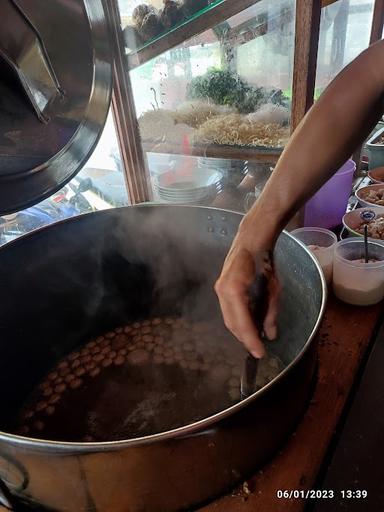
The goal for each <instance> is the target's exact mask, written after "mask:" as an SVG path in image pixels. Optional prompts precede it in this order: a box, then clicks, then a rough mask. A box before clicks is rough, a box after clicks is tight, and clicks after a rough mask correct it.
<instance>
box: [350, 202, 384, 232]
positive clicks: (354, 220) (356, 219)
mask: <svg viewBox="0 0 384 512" xmlns="http://www.w3.org/2000/svg"><path fill="white" fill-rule="evenodd" d="M367 211H374V212H375V214H376V215H384V206H370V207H365V208H356V210H352V211H351V212H348V213H346V214H345V215H344V217H343V225H344V227H345V229H346V230H347V231H348V233H350V234H351V235H352V236H361V237H362V236H364V235H362V234H361V233H359V232H358V231H356V229H357V228H358V227H359V226H360V225H361V223H362V219H361V214H362V213H364V212H367ZM369 238H370V239H371V240H378V239H377V238H372V237H369ZM381 240H384V238H382V239H381Z"/></svg>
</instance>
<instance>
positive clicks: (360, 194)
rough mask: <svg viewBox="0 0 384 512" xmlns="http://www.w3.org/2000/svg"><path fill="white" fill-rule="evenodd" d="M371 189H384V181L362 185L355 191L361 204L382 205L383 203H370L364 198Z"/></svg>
mask: <svg viewBox="0 0 384 512" xmlns="http://www.w3.org/2000/svg"><path fill="white" fill-rule="evenodd" d="M369 190H384V183H381V184H380V183H376V184H375V185H368V186H367V187H362V188H360V189H359V190H357V191H356V192H355V196H356V197H357V199H358V201H359V203H360V204H361V206H370V207H372V206H373V207H375V208H376V207H380V206H382V205H380V204H377V203H370V202H369V201H366V200H365V199H364V196H365V195H366V194H367V192H368V191H369Z"/></svg>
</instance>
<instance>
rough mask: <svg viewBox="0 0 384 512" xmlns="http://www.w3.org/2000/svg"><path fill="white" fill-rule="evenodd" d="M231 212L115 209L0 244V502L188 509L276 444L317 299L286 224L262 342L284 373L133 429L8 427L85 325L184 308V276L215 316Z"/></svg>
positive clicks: (307, 363) (309, 364) (321, 287)
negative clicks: (41, 436) (245, 392)
mask: <svg viewBox="0 0 384 512" xmlns="http://www.w3.org/2000/svg"><path fill="white" fill-rule="evenodd" d="M241 218H242V215H240V214H237V213H233V212H226V211H223V210H215V209H213V208H201V207H181V206H158V205H157V206H144V207H128V208H121V209H117V210H109V211H104V212H98V213H92V214H89V215H83V216H80V217H77V218H72V219H69V220H67V221H64V222H60V223H58V224H55V225H52V226H50V227H48V228H44V229H41V230H39V231H36V232H33V233H31V234H30V235H27V236H25V237H22V238H20V239H18V240H16V241H14V242H11V243H9V244H7V245H6V246H4V247H2V248H1V249H0V282H1V287H0V297H1V303H2V308H1V310H0V326H1V329H2V336H1V339H0V348H1V351H2V357H1V358H0V400H1V403H2V407H1V410H0V429H1V433H0V478H1V481H2V483H3V485H2V486H1V487H0V489H3V490H6V489H8V491H9V492H6V496H5V497H4V500H5V499H7V500H8V502H10V504H11V505H12V504H14V503H12V502H16V503H17V502H18V501H19V500H23V501H26V502H28V503H29V504H33V505H36V504H38V505H40V506H43V507H46V508H47V509H53V510H58V511H64V510H65V511H67V512H68V511H69V512H71V511H73V512H80V511H84V512H85V511H89V510H96V509H97V510H100V511H108V512H111V511H123V510H130V511H133V512H139V511H142V510H151V511H153V512H157V511H158V512H163V511H164V510H166V511H167V512H171V511H177V510H183V509H190V508H191V507H193V506H196V505H197V504H199V503H203V502H205V501H207V500H210V499H213V498H214V497H216V496H218V495H220V494H222V493H223V492H225V491H227V490H229V489H230V488H231V487H233V486H234V485H235V484H236V483H238V482H240V481H241V480H242V479H243V478H245V477H246V476H247V475H249V474H250V472H252V471H254V470H255V469H256V468H258V467H260V465H261V464H263V463H264V462H265V461H266V460H267V459H268V458H270V457H271V456H272V455H273V454H274V453H275V452H276V450H277V449H278V448H279V447H280V446H281V444H282V443H283V442H284V440H285V439H286V438H287V436H288V435H289V434H290V432H291V431H292V430H293V429H294V428H295V426H296V424H297V422H298V420H299V418H300V417H301V415H302V413H303V411H304V410H305V407H306V404H307V403H308V401H309V399H310V396H311V393H312V389H313V383H314V378H315V370H316V344H315V343H314V336H315V333H316V330H317V328H318V326H319V323H320V320H321V317H322V315H323V312H324V306H325V299H326V286H325V282H324V278H323V276H322V273H321V271H320V269H319V265H318V263H317V261H316V260H315V259H314V258H313V256H312V255H311V253H310V252H309V251H308V250H307V249H306V248H305V247H303V246H302V245H301V244H299V243H298V242H297V241H296V240H295V239H294V238H293V237H291V236H290V235H289V234H287V233H284V234H282V235H281V237H280V238H279V240H278V242H277V245H276V266H277V269H278V271H279V274H280V278H281V282H282V285H283V294H282V302H281V309H280V318H279V325H280V337H279V339H278V341H276V342H274V343H273V344H271V345H270V349H271V350H272V351H273V353H274V354H276V355H277V356H278V357H279V358H280V359H281V360H282V361H283V362H284V364H285V369H284V371H283V372H282V373H281V374H280V375H279V376H278V377H277V378H275V379H274V380H273V381H272V382H270V383H269V384H268V385H267V386H265V387H264V388H263V389H261V390H260V391H258V392H256V393H255V394H254V395H252V396H250V397H249V398H247V399H246V400H244V401H243V402H239V403H237V404H235V405H234V406H232V407H230V408H227V409H224V410H221V411H219V412H218V413H217V414H214V415H212V416H210V417H207V418H203V419H202V420H201V421H198V422H196V423H193V424H189V425H184V426H182V427H180V428H178V429H175V430H173V431H166V432H161V433H158V434H156V435H152V436H147V437H143V438H136V439H129V440H123V441H115V442H104V443H64V442H53V441H50V440H38V439H32V438H28V437H22V436H18V435H14V434H13V433H12V432H13V425H12V418H13V417H15V415H16V414H17V412H18V410H19V407H20V404H21V403H22V402H23V400H24V399H25V397H26V395H28V393H29V391H30V390H31V389H32V388H33V386H35V385H36V384H37V383H38V382H39V381H40V380H41V378H42V377H43V375H44V374H45V373H46V372H47V370H49V368H51V367H52V366H53V365H54V364H55V363H56V362H57V361H58V360H59V359H60V358H61V357H63V356H64V355H66V354H68V353H69V352H71V351H72V350H74V349H75V348H76V347H79V346H81V345H82V344H83V343H84V342H86V341H88V340H89V339H90V338H91V337H93V336H94V335H97V334H98V333H101V332H105V331H106V330H108V329H111V328H113V327H115V326H117V325H122V324H123V322H130V321H134V320H135V319H138V318H142V317H144V316H150V315H151V314H154V315H155V314H156V315H161V314H175V313H176V314H177V312H178V311H179V310H180V307H191V304H193V299H194V298H195V297H196V296H195V295H193V296H192V297H191V296H190V290H191V282H193V283H197V289H198V290H199V293H200V294H201V295H200V299H202V307H201V310H200V313H199V314H202V315H204V314H205V315H206V316H207V318H213V317H215V318H217V319H219V318H221V315H220V310H219V306H218V303H217V299H216V296H215V294H214V292H213V283H214V282H215V280H216V278H217V276H218V274H219V272H220V269H221V265H222V263H223V260H224V258H225V255H226V253H227V251H228V249H229V247H230V244H231V241H232V239H233V237H234V235H235V233H236V231H237V229H238V226H239V223H240V221H241ZM218 350H219V347H218ZM68 421H74V419H73V418H72V419H71V418H68Z"/></svg>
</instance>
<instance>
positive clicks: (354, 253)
mask: <svg viewBox="0 0 384 512" xmlns="http://www.w3.org/2000/svg"><path fill="white" fill-rule="evenodd" d="M368 247H369V262H368V263H365V261H364V240H362V239H351V240H348V239H347V240H342V241H341V242H339V243H338V244H337V245H336V247H335V256H334V261H333V291H334V292H335V295H336V297H338V298H339V299H340V300H342V301H343V302H347V303H348V304H353V305H356V306H370V305H372V304H377V303H378V302H380V301H381V300H382V299H383V298H384V245H382V244H380V243H377V242H371V241H370V242H368Z"/></svg>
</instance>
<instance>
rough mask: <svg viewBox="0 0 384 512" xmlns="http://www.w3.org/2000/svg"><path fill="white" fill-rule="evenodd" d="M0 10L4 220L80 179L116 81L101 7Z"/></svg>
mask: <svg viewBox="0 0 384 512" xmlns="http://www.w3.org/2000/svg"><path fill="white" fill-rule="evenodd" d="M3 4H4V5H2V16H1V18H0V49H1V54H0V72H1V81H0V98H1V101H0V213H1V214H4V213H10V212H12V211H17V210H20V209H22V208H25V207H27V206H30V205H32V204H34V203H36V202H39V201H40V200H42V199H44V198H46V197H48V196H50V195H51V194H52V193H54V192H55V191H56V190H58V189H59V188H60V187H61V186H63V185H64V184H65V183H66V182H67V181H69V180H70V179H71V178H72V177H73V176H74V175H75V174H76V172H77V171H78V170H79V169H80V168H81V166H82V165H83V164H84V163H85V161H86V160H87V158H88V157H89V155H90V154H91V152H92V151H93V149H94V147H95V145H96V143H97V140H98V138H99V136H100V134H101V130H102V128H103V126H104V123H105V119H106V116H107V113H108V108H109V103H110V96H111V81H112V80H111V76H112V75H111V62H112V56H111V50H110V43H109V33H108V27H107V20H106V16H105V13H104V9H103V2H102V0H67V1H65V2H62V1H60V0H52V1H50V2H46V1H45V0H35V1H34V2H30V1H29V0H4V2H3ZM1 56H2V57H3V58H1ZM27 98H28V99H29V102H28V101H27ZM32 105H33V108H32ZM36 113H38V114H39V116H37V115H36ZM39 117H40V118H39ZM42 118H43V119H44V121H45V122H44V123H42V122H41V119H42Z"/></svg>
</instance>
